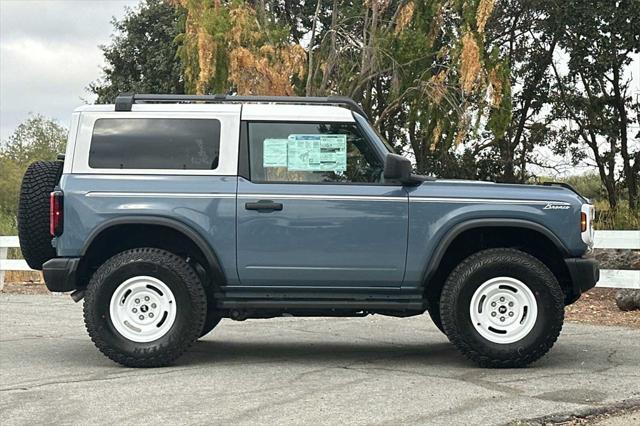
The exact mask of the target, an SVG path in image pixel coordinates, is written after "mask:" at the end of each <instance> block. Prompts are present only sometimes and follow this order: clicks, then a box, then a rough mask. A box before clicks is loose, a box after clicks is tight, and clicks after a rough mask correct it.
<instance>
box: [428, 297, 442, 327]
mask: <svg viewBox="0 0 640 426" xmlns="http://www.w3.org/2000/svg"><path fill="white" fill-rule="evenodd" d="M427 311H429V316H430V317H431V321H433V323H434V324H435V325H436V327H438V330H440V331H442V332H443V333H444V328H442V318H441V317H440V299H437V300H431V299H427Z"/></svg>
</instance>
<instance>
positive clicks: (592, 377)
mask: <svg viewBox="0 0 640 426" xmlns="http://www.w3.org/2000/svg"><path fill="white" fill-rule="evenodd" d="M637 405H640V330H633V329H625V328H617V327H601V326H592V325H580V324H565V327H564V330H563V332H562V334H561V335H560V339H559V341H558V342H557V343H556V345H555V347H554V348H553V349H552V350H551V351H550V352H549V353H548V354H547V355H546V356H545V357H544V358H543V359H542V360H540V361H538V362H536V363H535V364H533V365H532V366H530V367H529V368H524V369H508V370H487V369H480V368H476V367H475V366H474V365H473V364H471V363H470V362H468V361H467V360H466V359H464V358H463V357H462V356H461V355H459V354H458V352H457V351H456V350H455V348H454V347H453V346H452V345H451V344H450V343H449V341H448V340H447V339H446V337H445V336H444V335H443V334H441V333H440V332H439V331H438V329H437V328H436V327H435V326H434V325H433V324H432V323H431V321H430V320H429V317H428V316H427V315H424V316H418V317H411V318H389V317H382V316H369V317H365V318H278V319H271V320H247V321H244V322H234V321H231V320H223V321H222V322H221V323H220V325H219V326H218V327H217V328H216V329H215V330H214V331H213V332H212V333H211V334H209V335H208V336H206V337H204V338H203V339H202V340H200V341H199V342H196V343H195V344H194V345H193V347H192V348H191V349H190V350H189V351H188V352H187V353H186V354H185V355H184V356H183V357H182V358H180V360H179V361H178V363H177V364H176V365H175V366H172V367H167V368H159V369H129V368H124V367H121V366H118V365H116V364H114V363H112V362H111V361H110V360H108V359H107V358H105V357H104V356H103V355H102V354H100V353H99V352H98V350H97V349H95V347H94V346H93V344H92V342H91V340H90V339H89V337H88V336H87V334H86V331H85V329H84V323H83V321H82V303H79V304H75V303H73V302H72V301H71V299H70V298H69V297H68V296H50V295H45V296H20V295H6V294H2V295H0V423H2V425H3V426H9V425H13V424H34V423H35V424H54V423H55V424H105V425H106V424H136V425H140V424H148V423H156V424H183V423H187V424H234V425H235V424H278V425H281V424H313V425H317V424H389V425H397V424H446V425H458V424H460V425H468V424H505V423H509V422H515V421H519V420H523V419H532V418H542V417H545V416H552V418H553V417H554V416H555V417H556V418H561V417H562V416H566V415H569V414H581V413H589V412H595V411H602V410H607V409H608V408H610V407H611V408H612V407H621V406H624V407H630V406H637Z"/></svg>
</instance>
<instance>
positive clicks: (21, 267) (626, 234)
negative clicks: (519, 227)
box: [0, 231, 640, 290]
mask: <svg viewBox="0 0 640 426" xmlns="http://www.w3.org/2000/svg"><path fill="white" fill-rule="evenodd" d="M13 247H20V243H19V241H18V237H2V236H0V290H2V287H3V286H4V273H5V271H31V270H32V269H30V268H29V266H28V265H27V262H25V261H24V260H23V259H7V251H8V249H9V248H13ZM595 247H596V248H610V249H630V250H640V231H596V235H595ZM598 287H610V288H637V289H640V271H639V270H636V271H623V270H619V269H604V270H602V271H600V281H599V282H598Z"/></svg>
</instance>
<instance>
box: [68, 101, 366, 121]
mask: <svg viewBox="0 0 640 426" xmlns="http://www.w3.org/2000/svg"><path fill="white" fill-rule="evenodd" d="M241 107H242V120H275V121H278V120H287V121H340V122H353V121H354V118H353V114H352V113H351V111H350V110H348V109H346V108H343V107H339V106H334V105H304V104H280V103H278V104H276V103H272V104H267V103H243V104H240V103H237V104H236V103H209V104H204V103H201V104H197V103H184V104H180V103H158V104H144V103H141V104H134V105H133V106H132V108H131V110H132V112H136V111H138V112H209V113H210V112H227V113H228V112H239V111H240V108H241ZM114 111H115V107H114V105H113V104H102V105H83V106H80V107H78V108H76V109H75V112H114Z"/></svg>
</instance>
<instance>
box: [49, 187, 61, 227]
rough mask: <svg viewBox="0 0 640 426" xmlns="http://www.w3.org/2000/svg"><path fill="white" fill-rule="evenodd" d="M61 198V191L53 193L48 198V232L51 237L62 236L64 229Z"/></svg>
mask: <svg viewBox="0 0 640 426" xmlns="http://www.w3.org/2000/svg"><path fill="white" fill-rule="evenodd" d="M63 196H64V194H63V192H62V191H53V192H52V193H51V194H50V196H49V232H50V233H51V236H52V237H58V236H60V235H62V231H63V229H64V226H63V225H64V219H63V213H64V209H63Z"/></svg>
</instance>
